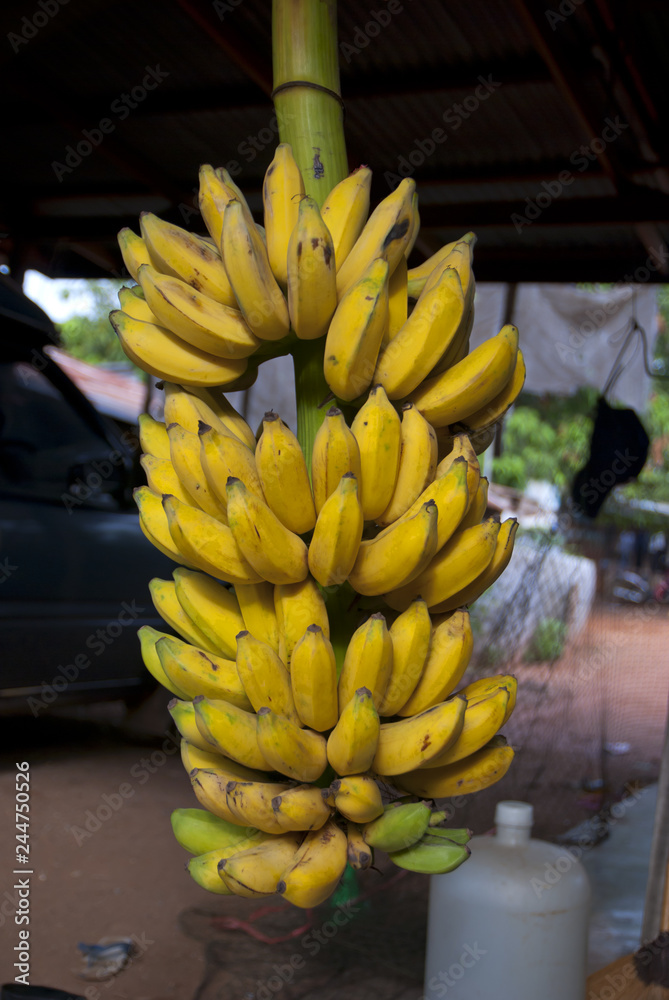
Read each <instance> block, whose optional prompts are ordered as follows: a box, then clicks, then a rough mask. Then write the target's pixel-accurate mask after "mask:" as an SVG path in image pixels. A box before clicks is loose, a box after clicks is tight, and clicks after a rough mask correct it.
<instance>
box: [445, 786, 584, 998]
mask: <svg viewBox="0 0 669 1000" xmlns="http://www.w3.org/2000/svg"><path fill="white" fill-rule="evenodd" d="M495 825H496V827H497V831H496V834H495V836H492V837H473V838H472V840H471V842H470V845H469V846H470V847H471V852H472V853H471V857H470V858H469V859H468V860H467V861H465V863H464V864H463V865H461V867H460V868H458V869H456V871H454V872H450V873H448V874H446V875H433V876H432V877H431V879H430V902H429V910H428V930H427V957H426V966H425V1000H442V998H446V1000H584V998H585V988H586V985H585V984H586V963H587V950H588V917H589V903H590V887H589V883H588V878H587V875H586V872H585V869H584V867H583V866H582V865H581V864H580V862H579V861H578V860H577V859H576V857H575V856H574V854H573V853H571V852H570V851H569V849H568V848H564V847H559V846H558V845H556V844H550V843H547V842H546V841H543V840H532V839H531V838H530V834H531V830H532V806H531V805H529V804H528V803H526V802H510V801H509V802H499V803H498V804H497V809H496V812H495Z"/></svg>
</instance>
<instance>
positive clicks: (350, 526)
mask: <svg viewBox="0 0 669 1000" xmlns="http://www.w3.org/2000/svg"><path fill="white" fill-rule="evenodd" d="M363 528H364V517H363V513H362V505H361V503H360V498H359V496H358V480H357V479H356V477H355V476H354V475H353V473H352V472H346V473H345V474H344V475H343V476H342V477H341V479H340V481H339V486H338V487H337V488H336V489H335V491H334V493H332V494H331V495H330V496H329V497H328V498H327V500H326V501H325V503H324V504H323V506H322V507H321V510H320V513H319V515H318V519H317V521H316V527H315V528H314V533H313V535H312V536H311V541H310V543H309V556H308V559H309V571H310V572H311V574H312V576H313V577H314V578H315V579H316V580H318V582H319V583H320V585H321V586H322V587H331V586H333V585H337V584H340V583H343V582H344V580H346V579H347V577H348V575H349V573H350V572H351V570H352V569H353V566H354V563H355V560H356V557H357V554H358V549H359V547H360V542H361V539H362V532H363Z"/></svg>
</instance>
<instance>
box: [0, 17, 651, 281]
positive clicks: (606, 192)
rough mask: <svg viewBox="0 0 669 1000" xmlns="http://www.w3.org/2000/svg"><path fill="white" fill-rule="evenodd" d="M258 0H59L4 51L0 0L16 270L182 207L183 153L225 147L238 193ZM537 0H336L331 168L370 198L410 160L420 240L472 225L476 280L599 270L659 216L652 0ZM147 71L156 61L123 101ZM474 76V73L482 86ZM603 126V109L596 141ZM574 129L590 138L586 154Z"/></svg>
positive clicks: (0, 79) (89, 269) (61, 269)
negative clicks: (336, 159) (360, 168)
mask: <svg viewBox="0 0 669 1000" xmlns="http://www.w3.org/2000/svg"><path fill="white" fill-rule="evenodd" d="M554 6H555V11H559V7H558V5H554ZM269 8H270V4H269V2H268V0H243V2H238V3H232V2H228V3H226V0H217V2H216V3H210V2H209V0H161V2H160V3H158V2H157V0H144V2H143V3H141V4H136V3H134V4H133V3H130V0H118V2H115V3H114V4H109V3H106V2H103V0H89V2H88V3H86V4H84V5H81V4H80V5H75V4H67V5H63V6H62V8H59V11H58V13H57V15H56V16H54V17H53V18H52V19H51V20H50V21H49V23H48V24H46V25H45V26H44V27H41V28H40V29H39V30H38V31H37V32H36V33H35V36H34V38H30V39H27V40H26V39H22V40H20V43H19V44H18V48H17V50H16V52H12V41H11V38H12V37H13V38H14V39H16V38H17V37H19V36H17V32H20V30H21V25H22V24H23V20H22V19H25V18H29V16H30V15H29V13H26V8H25V5H24V4H22V3H21V2H20V0H10V2H7V3H6V4H4V5H3V9H2V11H1V12H0V30H2V31H3V32H4V34H5V37H7V38H8V40H9V44H8V45H7V47H6V50H5V53H4V61H3V60H2V56H0V85H2V86H3V90H4V92H5V93H8V92H11V93H12V101H11V103H10V104H9V105H8V107H7V109H6V112H5V119H6V121H5V132H6V135H7V143H8V145H9V146H11V150H12V155H11V156H5V157H3V159H2V162H1V163H0V180H1V181H2V183H0V232H3V231H4V232H6V233H8V234H9V235H8V237H7V238H5V239H4V240H3V242H2V243H0V257H1V255H2V254H3V253H4V258H2V259H4V260H5V261H10V262H11V264H12V266H13V267H14V268H15V270H20V269H21V268H22V267H25V266H31V267H37V268H39V269H42V270H45V271H50V272H51V273H54V272H55V273H61V274H72V275H89V274H95V273H98V274H99V273H104V270H105V268H106V269H107V270H108V271H112V270H115V269H118V268H119V265H120V261H119V258H118V250H117V247H116V239H115V234H116V231H117V229H118V228H120V226H121V225H125V224H135V222H134V220H136V216H137V214H138V211H139V209H140V207H141V208H146V209H148V210H154V211H158V212H160V213H161V214H165V215H166V216H168V217H170V218H172V219H174V220H175V221H177V222H181V221H183V218H184V216H183V212H182V211H180V208H179V206H180V205H182V206H183V205H190V204H192V202H193V188H194V187H195V185H196V184H197V171H198V167H199V165H200V164H201V163H202V162H213V163H214V164H215V165H232V166H233V168H234V169H235V172H236V176H237V179H238V181H239V182H240V183H241V184H242V185H243V187H244V189H245V191H246V192H248V195H249V200H250V202H251V205H252V208H254V210H256V211H258V210H259V208H260V198H259V191H260V186H261V183H262V177H263V174H264V171H265V169H266V167H267V164H268V163H269V161H270V159H271V155H272V151H273V146H274V145H275V142H276V127H275V126H273V111H272V104H271V101H270V99H269V96H268V90H269V88H270V87H271V66H270V62H271V26H270V9H269ZM551 11H552V8H547V7H546V5H545V4H544V3H543V0H541V2H540V0H515V2H514V3H513V4H508V3H504V2H502V0H449V3H448V4H444V3H442V2H441V0H420V2H419V0H394V3H393V4H387V0H378V3H375V4H372V5H370V4H369V0H340V3H339V9H338V28H339V53H340V68H341V79H342V94H343V97H344V102H345V105H346V120H345V124H346V135H347V144H348V149H349V155H350V163H351V166H352V167H353V166H356V165H357V164H358V163H360V162H366V163H368V164H369V165H370V166H371V168H372V170H373V171H374V188H373V192H374V197H375V198H380V197H382V196H383V195H384V194H385V193H387V191H388V190H389V186H390V185H391V184H392V183H393V177H392V175H394V176H395V178H397V176H398V175H399V174H401V173H407V172H408V171H411V174H412V176H413V177H414V178H415V180H416V183H417V186H418V191H419V197H420V205H421V218H422V226H423V231H422V234H421V237H422V238H421V243H420V245H419V246H420V247H423V248H424V249H425V248H426V247H427V246H428V244H429V245H433V244H436V242H437V241H438V240H439V239H440V238H441V235H442V234H443V233H444V232H448V233H449V234H450V232H451V227H450V223H449V218H450V217H451V215H452V216H453V220H454V221H453V231H456V232H457V230H459V231H460V232H462V231H463V230H464V228H466V227H467V226H468V225H471V226H473V227H474V228H475V229H477V231H479V235H480V239H479V249H478V250H477V254H478V255H479V260H480V261H481V266H483V267H484V272H485V273H486V276H487V277H488V278H495V277H501V276H502V275H503V274H504V275H505V274H506V271H507V270H508V269H509V268H510V267H511V265H512V263H513V260H516V261H518V262H522V264H523V265H524V269H525V270H526V272H528V273H531V274H532V275H533V277H536V278H538V279H542V280H545V279H546V278H547V277H548V276H549V275H552V274H554V273H555V274H556V277H559V279H560V280H564V279H565V277H566V276H567V277H568V280H571V275H572V271H573V274H574V275H576V273H577V272H578V269H579V267H581V268H582V269H584V270H583V278H584V279H585V278H587V277H588V275H590V276H592V275H594V274H595V272H597V274H598V277H597V279H596V280H602V279H601V277H600V276H599V271H600V270H601V267H600V265H601V266H604V265H606V266H608V265H609V264H611V263H615V262H616V260H617V261H618V265H619V266H618V270H620V269H625V268H627V267H629V266H630V264H631V263H632V262H633V260H634V259H635V258H640V257H643V255H644V253H645V252H646V246H645V244H646V243H647V242H648V236H647V233H646V236H644V237H643V238H642V237H640V235H639V229H638V226H637V223H643V224H644V225H645V226H646V227H647V226H648V225H649V224H650V225H652V226H655V227H656V231H658V232H662V226H663V225H664V224H665V223H666V222H669V212H667V208H668V207H669V137H668V136H667V135H666V134H665V133H666V129H665V128H664V127H663V123H664V121H665V119H666V116H667V114H668V113H669V88H667V87H666V65H667V61H668V60H669V5H667V4H666V3H662V2H659V0H638V2H636V3H635V4H634V5H633V6H632V5H625V4H623V3H622V2H620V0H598V3H597V4H582V5H580V4H577V5H574V10H573V13H571V14H569V16H564V18H563V19H558V20H557V21H556V22H555V23H554V24H553V25H552V27H554V29H555V30H551V23H550V20H549V18H548V13H550V12H551ZM555 11H553V15H554V17H555V16H556V15H555ZM562 17H563V15H559V18H562ZM377 28H378V30H377ZM12 33H13V35H12ZM13 44H14V46H16V45H17V43H16V40H15V41H14V43H13ZM147 68H148V69H151V68H153V69H154V70H155V72H156V73H158V72H159V71H160V72H161V73H162V74H163V76H164V78H163V79H161V80H160V81H159V82H158V83H157V85H156V87H155V88H154V89H151V90H147V91H146V93H145V95H144V96H142V95H141V93H140V92H135V97H140V98H141V99H137V100H134V99H133V97H132V92H133V87H136V86H140V87H141V86H142V80H143V78H144V76H145V75H146V73H147ZM480 80H490V81H492V82H491V85H490V88H489V90H488V92H486V90H485V88H484V87H483V85H482V84H481V83H480ZM497 84H499V85H497ZM477 88H478V90H477ZM126 94H127V95H129V100H130V101H131V102H132V104H133V106H132V107H128V106H127V105H125V104H123V101H124V100H125V98H124V96H123V95H126ZM119 101H120V102H121V103H118V102H119ZM126 111H127V114H126ZM104 118H107V119H108V120H109V121H110V122H111V125H112V126H113V127H112V128H111V130H110V132H109V134H108V135H106V136H105V137H104V139H103V141H101V142H99V143H97V144H93V148H91V149H90V151H88V152H87V153H86V154H85V155H82V156H81V158H80V162H78V163H76V164H75V166H73V167H71V168H68V169H67V170H64V169H62V168H58V166H57V164H58V163H61V164H63V163H64V160H65V157H66V155H67V152H68V146H76V145H77V144H78V143H80V142H81V141H82V139H83V138H84V137H85V133H84V130H88V131H89V132H90V131H91V130H93V131H94V130H95V129H97V128H99V126H100V122H101V120H102V119H104ZM611 122H613V123H615V122H619V123H620V127H619V128H618V129H617V130H616V128H614V129H613V133H612V134H611V136H610V137H609V138H607V139H606V141H604V142H602V140H601V136H602V135H603V134H604V135H605V134H606V133H605V130H606V129H607V128H609V130H610V123H611ZM607 123H609V124H607ZM435 129H440V130H441V132H442V133H443V135H442V134H441V133H439V141H435V140H433V138H432V135H433V132H434V130H435ZM249 137H252V138H253V140H254V145H255V147H256V148H254V145H252V144H251V143H250V142H249ZM593 140H594V142H595V146H594V147H593ZM431 145H434V148H433V149H432V148H431ZM583 145H585V146H589V147H590V148H591V149H593V148H595V147H596V152H597V154H598V155H595V154H594V153H593V154H592V163H588V168H587V170H586V169H584V168H583V167H582V166H581V165H580V164H581V163H584V162H585V161H584V160H583V158H582V157H581V159H580V160H579V159H578V155H579V153H578V151H579V148H580V147H581V146H583ZM258 146H259V147H260V148H257V147H258ZM575 157H576V159H575ZM75 159H76V154H75ZM54 164H56V166H54ZM563 170H566V171H570V172H571V173H572V174H573V182H572V183H570V184H569V185H568V186H565V187H563V189H562V191H561V193H560V195H559V197H558V198H553V199H552V201H551V204H550V206H549V207H548V208H546V210H545V211H542V213H541V214H540V217H538V218H536V219H534V220H532V224H531V225H528V226H527V227H524V228H523V229H522V233H519V232H518V231H517V230H516V229H515V228H514V226H513V225H512V224H511V222H510V219H511V216H512V215H513V214H514V213H517V212H518V211H519V209H520V210H523V206H524V205H525V200H526V199H528V198H529V199H534V198H536V197H537V196H541V197H542V198H543V200H544V201H545V197H544V192H545V191H546V190H547V188H546V186H545V185H546V184H549V185H550V183H551V181H554V180H555V178H556V177H557V176H558V175H559V174H560V172H561V171H563ZM470 218H471V223H469V222H468V220H469V219H470ZM190 223H191V225H193V226H197V224H198V220H197V219H195V218H193V219H191V220H190ZM607 225H608V227H609V228H608V229H606V226H607ZM662 238H663V239H664V238H666V237H665V234H663V236H662ZM505 247H506V249H507V251H508V253H507V255H506V257H505V259H504V260H503V261H502V259H501V258H502V254H501V252H500V251H502V250H503V249H504V248H505ZM579 248H580V249H579ZM424 249H423V252H424ZM566 249H569V250H570V251H574V252H572V253H570V255H569V257H568V258H567V257H564V255H563V257H562V259H561V260H559V261H558V262H557V263H558V264H559V268H558V271H559V274H558V272H556V269H555V265H556V260H554V259H553V256H554V255H558V256H559V255H560V254H564V251H565V250H566ZM600 251H601V254H600ZM419 252H421V251H420V250H417V251H416V253H419ZM598 254H600V259H599V261H598ZM2 259H0V262H2ZM486 259H487V263H486ZM105 262H106V263H105ZM486 269H487V271H486ZM567 271H569V274H568V275H567V274H566V272H567ZM586 272H587V273H586ZM593 280H595V279H594V278H593Z"/></svg>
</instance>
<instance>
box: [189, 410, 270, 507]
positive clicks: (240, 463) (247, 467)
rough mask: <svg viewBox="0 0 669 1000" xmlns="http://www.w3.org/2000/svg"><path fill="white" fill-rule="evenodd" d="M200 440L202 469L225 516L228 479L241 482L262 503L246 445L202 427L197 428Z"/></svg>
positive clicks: (256, 476) (256, 469)
mask: <svg viewBox="0 0 669 1000" xmlns="http://www.w3.org/2000/svg"><path fill="white" fill-rule="evenodd" d="M199 436H200V457H201V459H202V468H203V469H204V471H205V475H206V477H207V482H208V484H209V485H210V486H211V488H212V490H213V492H214V494H215V495H216V497H217V499H218V500H219V502H220V503H221V504H222V505H223V506H224V508H225V510H226V513H227V508H228V490H227V484H228V479H229V478H230V476H234V477H235V478H236V479H241V481H242V482H243V483H244V485H245V486H246V487H247V488H248V489H249V490H251V492H252V493H255V495H256V496H257V497H260V499H261V500H263V499H264V496H265V495H264V493H263V488H262V485H261V483H260V477H259V476H258V468H257V466H256V460H255V455H254V454H253V452H252V451H251V449H250V448H248V447H247V446H246V444H244V443H243V442H242V441H240V440H239V439H238V438H236V437H234V436H232V435H230V434H225V433H223V434H221V433H220V432H219V431H218V430H216V428H215V427H210V426H209V425H208V424H204V423H201V424H200V430H199Z"/></svg>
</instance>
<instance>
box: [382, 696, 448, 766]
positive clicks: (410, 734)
mask: <svg viewBox="0 0 669 1000" xmlns="http://www.w3.org/2000/svg"><path fill="white" fill-rule="evenodd" d="M466 704H467V703H466V702H465V700H464V698H459V697H457V696H456V697H454V698H451V699H449V700H448V701H444V702H442V703H441V704H440V705H434V706H433V707H432V708H428V709H427V711H425V712H421V713H420V715H414V716H412V717H411V718H410V719H402V720H401V721H400V722H385V723H384V724H383V725H382V726H381V729H380V732H379V742H378V746H377V749H376V755H375V757H374V760H373V762H372V769H373V771H374V772H375V773H376V774H380V775H383V776H385V775H389V776H393V775H395V774H405V773H406V772H407V771H414V770H415V769H416V768H417V767H419V766H420V765H422V764H424V763H426V762H429V761H431V760H434V759H435V758H436V757H438V756H442V755H443V753H444V751H445V750H447V749H448V748H449V747H451V746H453V745H454V744H455V742H456V741H457V739H458V737H459V736H460V733H461V732H462V729H463V725H464V719H465V707H466Z"/></svg>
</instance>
